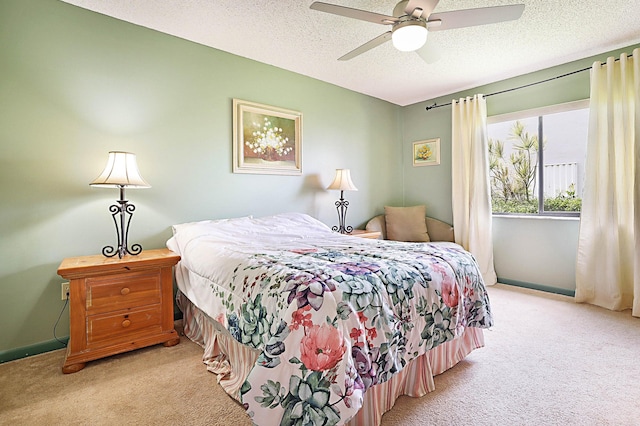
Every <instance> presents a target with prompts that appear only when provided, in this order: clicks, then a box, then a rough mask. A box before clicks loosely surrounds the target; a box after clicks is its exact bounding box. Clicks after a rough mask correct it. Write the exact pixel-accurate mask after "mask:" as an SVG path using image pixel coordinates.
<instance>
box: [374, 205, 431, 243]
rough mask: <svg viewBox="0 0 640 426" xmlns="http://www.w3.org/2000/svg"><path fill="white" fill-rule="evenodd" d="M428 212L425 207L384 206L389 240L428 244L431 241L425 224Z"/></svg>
mask: <svg viewBox="0 0 640 426" xmlns="http://www.w3.org/2000/svg"><path fill="white" fill-rule="evenodd" d="M426 211H427V208H426V207H425V206H412V207H391V206H384V220H385V225H386V228H387V229H386V231H387V239H389V240H394V241H411V242H426V243H428V242H429V241H431V239H430V238H429V234H428V233H427V225H426V223H425V216H426Z"/></svg>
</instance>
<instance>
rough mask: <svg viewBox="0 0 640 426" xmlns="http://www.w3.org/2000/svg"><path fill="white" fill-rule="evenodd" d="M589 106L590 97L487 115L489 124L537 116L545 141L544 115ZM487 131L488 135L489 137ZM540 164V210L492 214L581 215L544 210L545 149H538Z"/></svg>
mask: <svg viewBox="0 0 640 426" xmlns="http://www.w3.org/2000/svg"><path fill="white" fill-rule="evenodd" d="M588 108H589V99H588V98H587V99H581V100H577V101H572V102H565V103H561V104H555V105H548V106H544V107H539V108H532V109H527V110H521V111H514V112H509V113H505V114H497V115H492V116H488V117H487V126H489V125H490V124H496V123H502V122H505V121H516V120H523V119H527V118H529V119H530V118H537V119H538V132H537V135H538V140H539V141H544V128H543V126H542V123H541V120H540V117H542V116H544V115H550V114H556V113H560V112H568V111H574V110H579V109H588ZM488 136H489V135H488V131H487V137H488ZM538 164H539V165H541V167H537V178H538V188H537V197H538V212H537V213H507V212H493V209H492V211H491V214H492V215H493V216H523V217H577V218H579V217H580V213H581V212H558V211H545V210H544V164H545V163H544V149H538Z"/></svg>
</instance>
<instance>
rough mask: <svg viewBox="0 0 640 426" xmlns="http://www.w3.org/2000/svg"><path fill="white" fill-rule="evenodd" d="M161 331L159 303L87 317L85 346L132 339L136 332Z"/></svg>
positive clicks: (97, 345)
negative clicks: (133, 309) (132, 309)
mask: <svg viewBox="0 0 640 426" xmlns="http://www.w3.org/2000/svg"><path fill="white" fill-rule="evenodd" d="M161 331H162V309H161V306H160V305H154V306H149V307H148V308H143V309H138V310H135V311H121V312H119V313H115V312H114V313H108V314H102V315H92V316H89V317H87V347H88V348H95V347H101V346H107V345H112V344H115V343H118V342H128V341H131V340H133V338H134V336H135V335H136V334H140V333H141V334H142V335H146V334H149V333H160V332H161Z"/></svg>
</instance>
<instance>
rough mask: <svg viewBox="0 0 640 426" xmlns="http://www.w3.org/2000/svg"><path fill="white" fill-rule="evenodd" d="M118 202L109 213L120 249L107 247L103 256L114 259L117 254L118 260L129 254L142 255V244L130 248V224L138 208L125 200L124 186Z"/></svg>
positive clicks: (104, 248) (111, 207) (103, 251)
mask: <svg viewBox="0 0 640 426" xmlns="http://www.w3.org/2000/svg"><path fill="white" fill-rule="evenodd" d="M117 202H118V204H112V205H111V206H110V207H109V211H110V212H111V217H112V218H113V223H114V225H115V226H116V235H117V236H118V247H117V248H114V247H113V246H105V247H103V248H102V255H103V256H105V257H113V256H115V255H116V254H117V255H118V258H120V259H122V257H123V256H126V255H127V254H129V255H132V256H135V255H138V254H140V253H141V252H142V246H141V245H140V244H134V245H132V246H131V248H129V243H128V239H129V224H130V223H131V218H132V217H133V212H134V211H135V209H136V206H134V205H133V204H129V201H128V200H125V198H124V186H120V199H119V200H117ZM127 216H128V217H127ZM118 219H119V220H118Z"/></svg>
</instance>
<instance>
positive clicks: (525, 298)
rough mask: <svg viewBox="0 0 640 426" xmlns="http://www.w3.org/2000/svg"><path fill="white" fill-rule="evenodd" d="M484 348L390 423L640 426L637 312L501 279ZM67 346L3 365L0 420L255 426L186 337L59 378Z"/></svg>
mask: <svg viewBox="0 0 640 426" xmlns="http://www.w3.org/2000/svg"><path fill="white" fill-rule="evenodd" d="M489 296H490V298H491V303H492V307H493V311H494V316H495V323H496V325H495V326H494V327H493V328H491V329H490V330H487V331H485V340H486V342H485V343H486V346H485V347H484V348H481V349H478V350H476V351H474V352H473V353H471V354H470V355H469V356H468V357H467V358H466V359H465V360H463V361H461V362H460V363H459V364H458V365H456V366H455V367H454V368H452V369H451V370H449V371H447V372H445V373H443V374H441V375H439V376H437V377H436V378H435V384H436V390H435V391H434V392H432V393H430V394H428V395H426V396H424V397H422V398H409V397H401V398H400V399H398V401H397V402H396V405H395V406H394V408H393V409H392V410H391V411H389V412H388V413H386V414H385V415H384V417H383V420H382V425H383V426H391V425H451V424H468V425H480V426H482V425H487V426H489V425H492V426H493V425H585V426H586V425H589V426H590V425H616V426H617V425H629V426H631V425H633V426H636V425H640V357H639V356H638V355H639V354H640V319H638V318H633V317H632V316H631V314H630V311H625V312H611V311H608V310H605V309H601V308H598V307H594V306H590V305H581V304H575V303H574V302H573V299H572V298H569V297H565V296H560V295H554V294H549V293H542V292H538V291H534V290H527V289H522V288H518V287H512V286H506V285H501V284H498V285H496V286H492V287H490V288H489ZM64 353H65V352H64V351H63V350H59V351H53V352H48V353H45V354H41V355H36V356H32V357H28V358H24V359H21V360H17V361H12V362H8V363H5V364H0V425H62V424H64V425H115V424H127V425H163V424H172V425H173V424H176V425H177V424H180V425H233V426H244V425H247V426H248V425H250V424H251V422H250V420H249V418H248V417H247V416H246V414H245V413H244V410H243V408H242V407H241V406H240V405H239V404H237V403H236V402H235V401H234V400H232V399H231V398H230V397H228V396H227V395H226V394H225V393H224V391H223V390H222V389H221V388H220V386H219V385H218V384H217V382H216V376H215V375H214V374H212V373H209V372H208V371H207V370H206V368H205V366H204V365H203V364H202V359H201V357H202V349H201V348H200V347H199V346H198V345H196V344H195V343H192V342H191V341H189V340H188V339H187V338H186V337H182V339H181V342H180V344H179V345H177V346H173V347H170V348H165V347H163V346H162V345H158V346H152V347H149V348H144V349H140V350H138V351H135V352H129V353H125V354H121V355H116V356H112V357H108V358H105V359H101V360H97V361H93V362H90V363H88V364H87V366H86V367H85V368H84V369H83V370H81V371H79V372H77V373H74V374H68V375H63V374H62V372H61V370H60V368H61V366H62V363H63V360H64Z"/></svg>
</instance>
